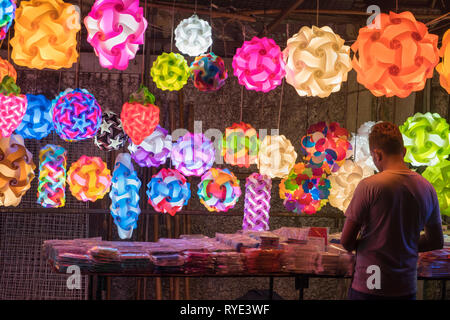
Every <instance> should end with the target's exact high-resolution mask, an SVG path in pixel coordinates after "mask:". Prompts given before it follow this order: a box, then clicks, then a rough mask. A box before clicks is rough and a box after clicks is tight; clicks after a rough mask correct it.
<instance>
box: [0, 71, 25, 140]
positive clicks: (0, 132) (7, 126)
mask: <svg viewBox="0 0 450 320" xmlns="http://www.w3.org/2000/svg"><path fill="white" fill-rule="evenodd" d="M26 111H27V97H26V96H25V95H23V94H20V88H19V87H18V86H17V85H16V84H15V82H14V79H13V78H11V77H9V76H6V77H4V78H3V80H2V82H1V84H0V136H3V137H9V136H10V135H11V134H12V133H13V132H14V130H16V129H17V127H18V126H19V124H20V122H22V119H23V117H24V115H25V113H26Z"/></svg>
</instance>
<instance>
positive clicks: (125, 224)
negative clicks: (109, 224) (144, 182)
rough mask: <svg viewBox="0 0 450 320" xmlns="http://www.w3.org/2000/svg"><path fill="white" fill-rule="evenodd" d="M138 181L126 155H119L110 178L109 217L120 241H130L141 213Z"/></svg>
mask: <svg viewBox="0 0 450 320" xmlns="http://www.w3.org/2000/svg"><path fill="white" fill-rule="evenodd" d="M140 187H141V180H139V178H138V176H137V173H136V171H134V168H133V165H132V163H131V156H130V155H129V154H128V153H120V154H119V155H118V156H117V158H116V164H115V166H114V172H113V176H112V185H111V192H110V193H109V197H110V198H111V207H110V209H111V215H112V216H113V218H114V223H115V224H116V226H117V231H118V233H119V237H120V239H130V238H131V236H132V235H133V229H136V227H137V219H138V216H139V214H140V213H141V209H140V208H139V188H140Z"/></svg>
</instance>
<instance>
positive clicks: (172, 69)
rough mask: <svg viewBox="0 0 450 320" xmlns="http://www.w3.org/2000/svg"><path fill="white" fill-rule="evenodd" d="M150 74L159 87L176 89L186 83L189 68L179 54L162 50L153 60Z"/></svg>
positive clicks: (189, 71) (189, 73) (170, 89)
mask: <svg viewBox="0 0 450 320" xmlns="http://www.w3.org/2000/svg"><path fill="white" fill-rule="evenodd" d="M150 75H151V76H152V79H153V81H154V82H155V84H156V86H157V87H158V88H159V89H161V90H169V91H178V90H180V89H181V88H183V87H184V85H185V84H186V83H187V81H188V78H189V76H190V75H191V70H190V69H189V66H188V64H187V61H186V60H185V59H184V57H183V56H182V55H181V54H179V53H173V52H171V53H167V52H163V53H162V54H161V55H159V56H158V58H156V60H155V61H154V62H153V66H152V69H151V70H150Z"/></svg>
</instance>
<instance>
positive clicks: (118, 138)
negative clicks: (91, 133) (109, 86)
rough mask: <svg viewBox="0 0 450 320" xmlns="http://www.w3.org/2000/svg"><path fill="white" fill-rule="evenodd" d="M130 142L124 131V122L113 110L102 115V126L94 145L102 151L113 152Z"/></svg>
mask: <svg viewBox="0 0 450 320" xmlns="http://www.w3.org/2000/svg"><path fill="white" fill-rule="evenodd" d="M127 140H128V136H127V135H126V134H125V132H124V131H123V127H122V120H120V118H119V116H118V115H117V114H116V113H115V112H112V111H111V110H106V111H104V112H103V114H102V124H101V125H100V128H99V129H98V131H97V135H96V136H95V137H94V143H95V145H96V146H97V147H99V149H100V150H106V151H112V150H119V149H120V148H122V147H123V146H124V145H125V143H126V142H127Z"/></svg>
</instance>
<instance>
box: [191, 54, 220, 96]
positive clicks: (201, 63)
mask: <svg viewBox="0 0 450 320" xmlns="http://www.w3.org/2000/svg"><path fill="white" fill-rule="evenodd" d="M227 78H228V71H227V69H226V68H225V62H224V61H223V59H222V58H221V57H218V56H216V55H215V54H214V53H212V52H210V53H207V54H204V55H201V56H198V57H196V58H195V60H194V62H192V63H191V79H192V80H193V81H194V86H195V87H196V88H197V89H198V90H200V91H217V90H219V89H220V88H222V87H223V85H224V84H225V80H227Z"/></svg>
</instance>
